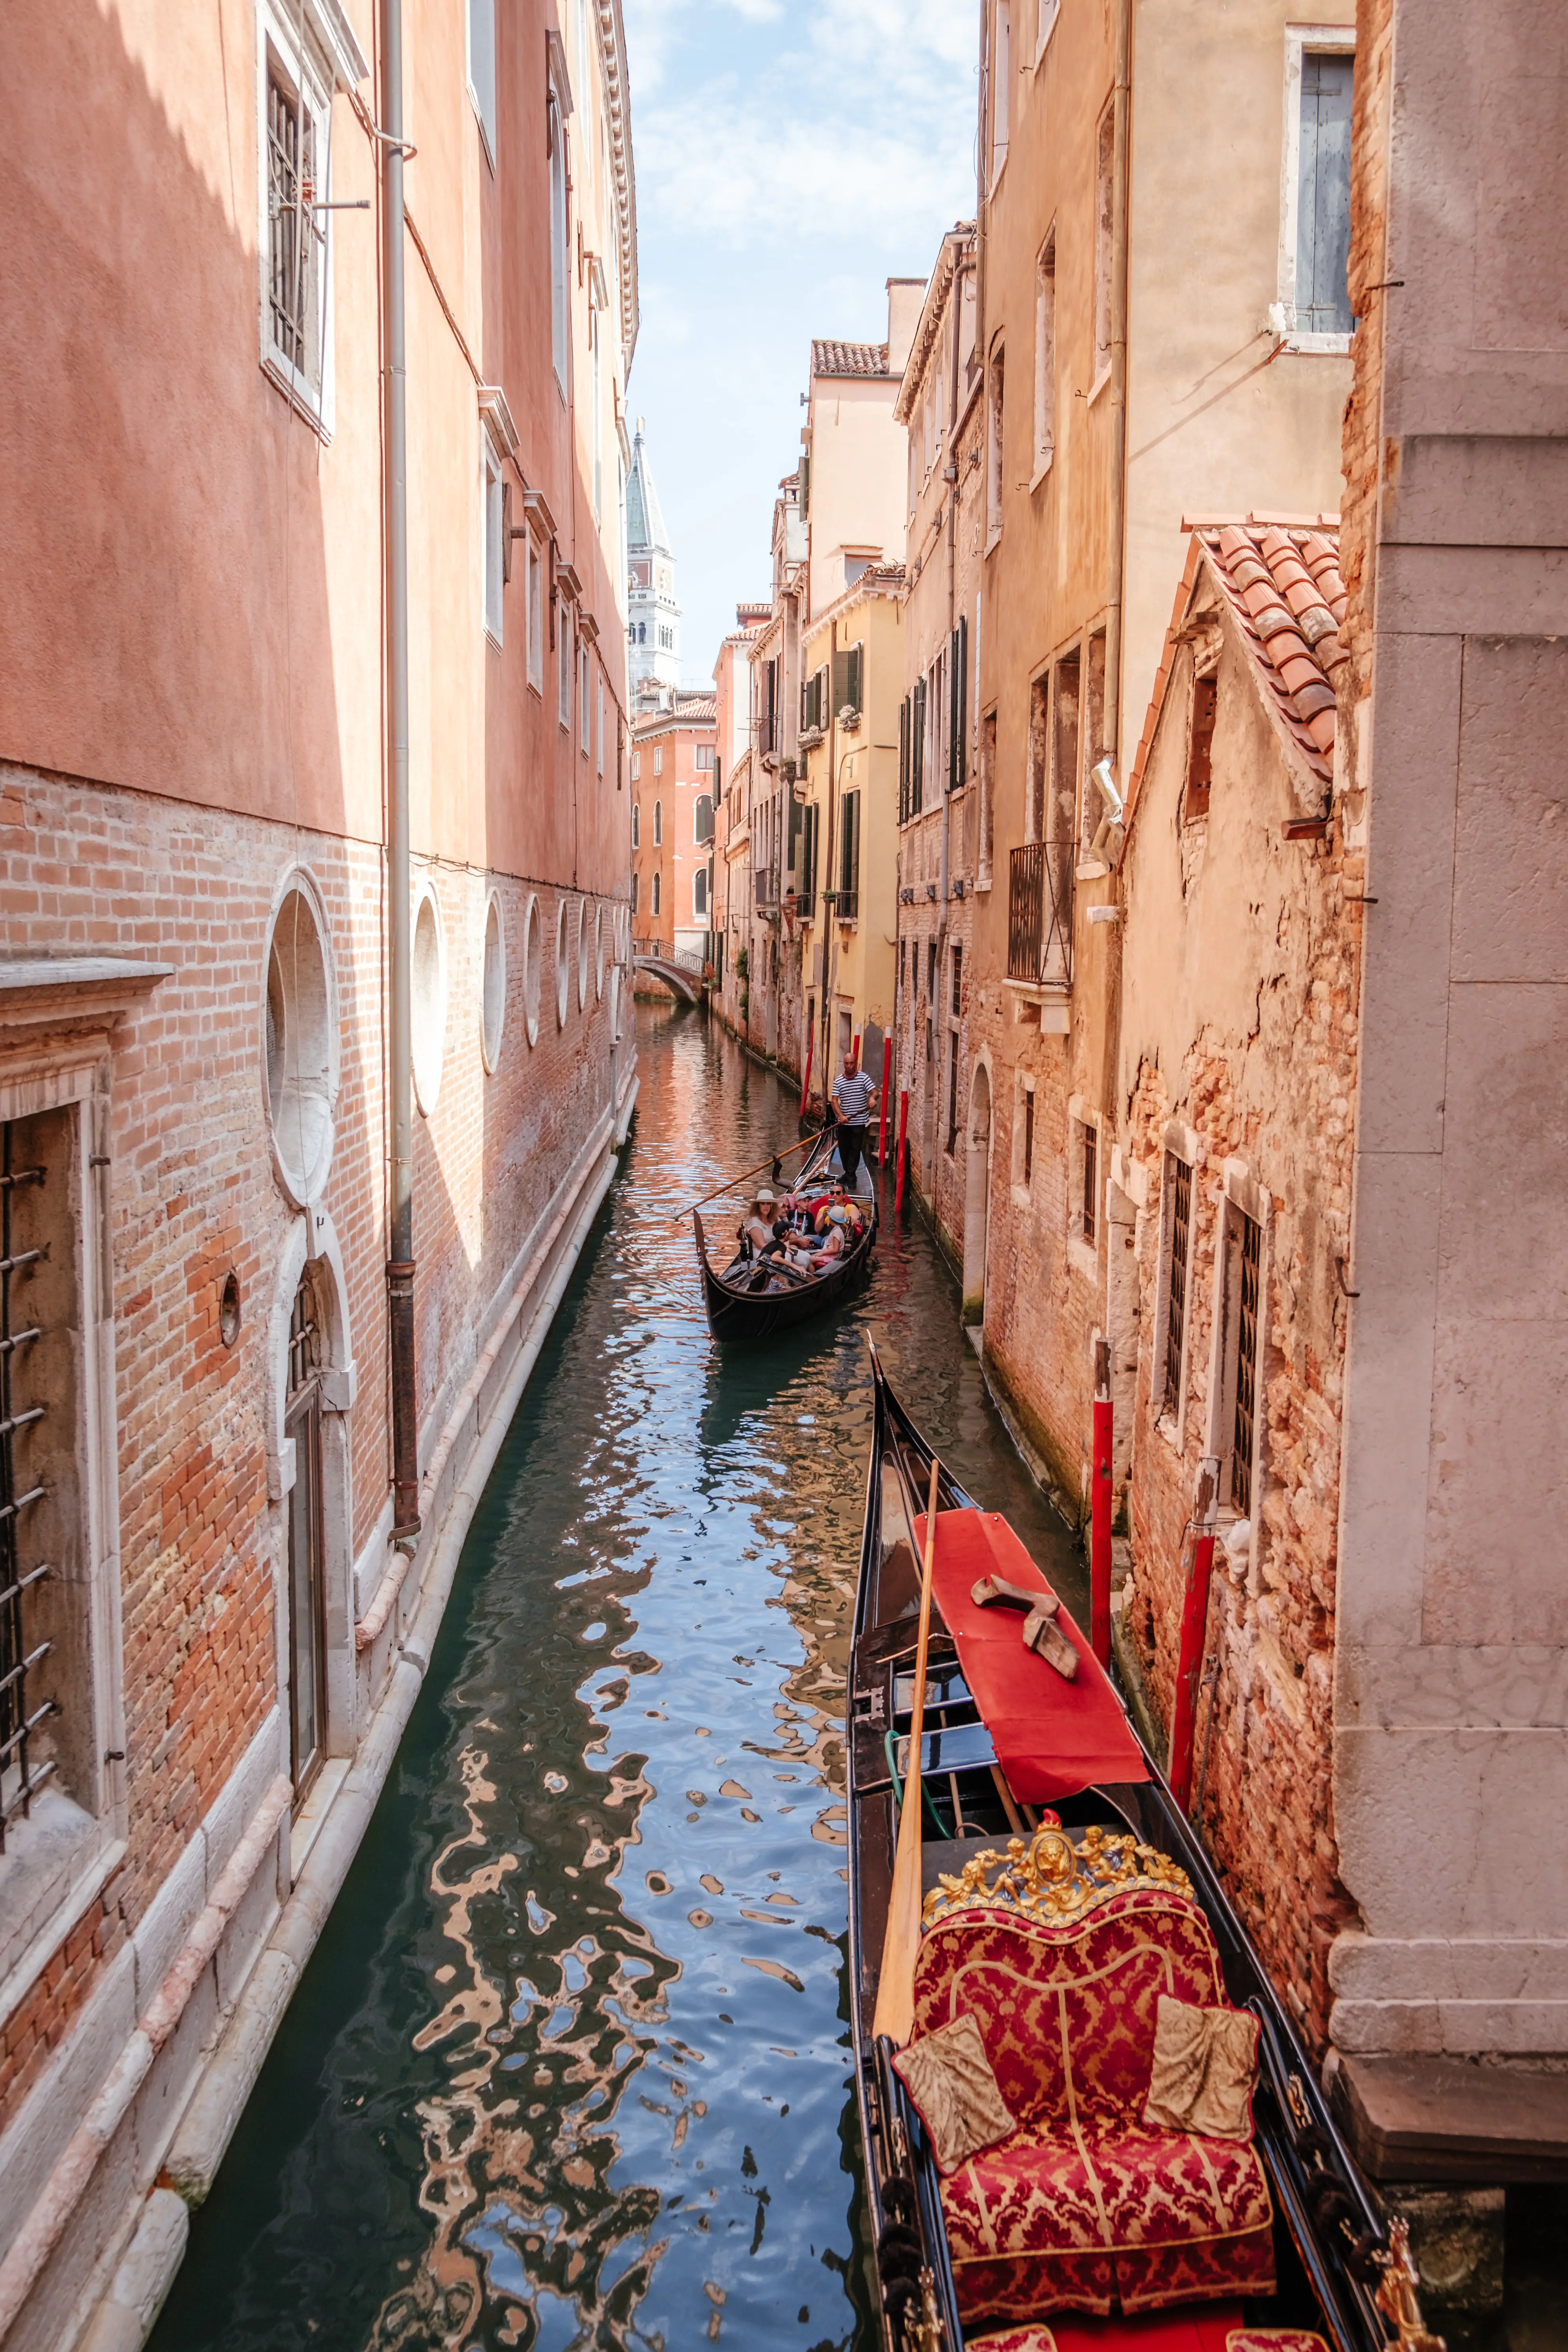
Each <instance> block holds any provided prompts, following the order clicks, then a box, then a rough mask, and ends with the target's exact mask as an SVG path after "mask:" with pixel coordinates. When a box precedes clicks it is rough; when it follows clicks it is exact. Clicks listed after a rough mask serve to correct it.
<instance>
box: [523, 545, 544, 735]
mask: <svg viewBox="0 0 1568 2352" xmlns="http://www.w3.org/2000/svg"><path fill="white" fill-rule="evenodd" d="M523 547H524V551H525V553H526V556H527V562H526V564H525V566H524V572H525V577H526V582H527V596H528V610H527V614H526V616H525V625H526V628H527V632H528V682H529V684H530V686H531V687H532V688H533V690H534V692H535V693H536V694H537V695H538V696H539V698H540V699H541V700H542V699H543V698H544V551H543V550H542V548H541V546H540V544H539V541H537V540H536V539H535V538H534V536H533V533H532V531H530V532H529V534H528V537H527V539H526V540H525V541H523Z"/></svg>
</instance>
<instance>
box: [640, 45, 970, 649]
mask: <svg viewBox="0 0 1568 2352" xmlns="http://www.w3.org/2000/svg"><path fill="white" fill-rule="evenodd" d="M625 5H626V35H627V45H628V48H629V52H630V66H631V118H632V139H633V150H634V156H635V162H636V170H637V217H638V236H639V246H640V282H641V289H642V328H641V334H640V337H639V341H638V346H637V366H636V370H635V372H634V381H633V384H632V388H631V406H632V411H633V413H634V415H637V414H646V415H647V421H648V433H649V448H650V455H651V457H652V460H653V464H654V467H655V472H656V475H657V478H658V485H659V492H660V498H661V500H662V503H663V506H664V509H665V513H666V516H667V518H668V522H669V526H670V533H671V537H672V539H673V540H674V541H675V552H676V559H677V565H678V579H677V593H678V594H679V598H680V602H681V604H682V605H683V606H684V608H685V628H684V646H683V653H684V663H685V668H686V671H687V674H688V676H689V677H693V678H701V677H706V676H707V675H708V673H709V670H710V667H711V664H712V657H713V648H714V647H715V646H716V645H717V642H718V639H719V637H720V636H721V635H722V634H723V632H724V631H725V630H726V629H728V628H730V627H731V626H732V625H733V614H734V601H735V598H736V597H737V596H745V595H747V594H750V593H757V592H758V590H759V589H761V588H765V585H766V582H767V578H768V574H769V551H768V550H769V530H770V525H771V518H772V512H773V498H774V496H775V492H776V486H777V483H778V480H779V478H780V477H781V476H782V475H784V474H787V473H789V472H791V471H792V470H793V468H794V467H795V464H796V462H797V460H798V457H799V447H800V445H799V428H800V424H801V410H800V407H799V403H798V395H799V393H800V391H801V389H802V388H803V387H804V385H805V371H806V364H807V353H808V347H809V342H810V339H811V337H812V336H814V335H843V336H849V337H864V338H866V339H867V340H868V341H874V340H877V339H878V338H879V337H880V336H881V335H883V334H885V333H886V332H887V298H886V295H885V292H884V290H883V286H884V280H885V279H886V278H889V276H893V275H897V276H900V277H909V276H919V275H920V274H921V273H922V272H923V271H925V270H926V269H928V268H930V267H931V263H932V261H933V260H934V258H935V256H936V250H937V246H938V242H939V240H940V238H941V236H942V231H943V230H944V229H945V228H946V227H948V226H950V225H951V223H952V221H954V220H955V219H963V218H965V217H967V216H968V215H970V214H971V213H972V212H973V208H974V112H975V99H976V87H977V85H976V77H975V52H976V43H977V26H976V23H975V12H974V11H973V7H972V6H971V5H968V0H783V4H782V5H781V0H625Z"/></svg>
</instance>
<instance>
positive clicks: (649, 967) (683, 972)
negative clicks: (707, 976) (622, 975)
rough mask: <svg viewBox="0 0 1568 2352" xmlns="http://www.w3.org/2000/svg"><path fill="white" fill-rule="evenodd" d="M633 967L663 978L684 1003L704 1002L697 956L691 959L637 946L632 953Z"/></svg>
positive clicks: (669, 988) (658, 978) (659, 978)
mask: <svg viewBox="0 0 1568 2352" xmlns="http://www.w3.org/2000/svg"><path fill="white" fill-rule="evenodd" d="M632 969H633V970H634V971H651V972H652V973H653V975H654V977H655V979H656V980H662V981H663V982H664V983H665V985H666V987H667V988H668V990H669V991H670V992H671V994H672V995H674V996H678V997H679V998H680V999H681V1001H682V1002H683V1003H687V1004H700V1003H701V1002H702V967H701V965H700V963H699V962H698V961H697V960H696V959H695V957H693V958H692V959H690V960H688V959H687V957H686V956H684V955H680V954H662V953H659V952H658V951H657V950H650V949H647V948H637V949H635V950H634V951H633V955H632Z"/></svg>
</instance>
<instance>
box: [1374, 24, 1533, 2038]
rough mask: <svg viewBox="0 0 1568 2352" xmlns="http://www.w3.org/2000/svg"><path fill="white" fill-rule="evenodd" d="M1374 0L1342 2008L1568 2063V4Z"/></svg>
mask: <svg viewBox="0 0 1568 2352" xmlns="http://www.w3.org/2000/svg"><path fill="white" fill-rule="evenodd" d="M1363 20H1364V26H1365V31H1366V34H1367V37H1368V43H1369V49H1370V50H1371V52H1372V53H1373V54H1374V55H1375V56H1376V58H1377V59H1378V65H1377V72H1376V76H1375V79H1369V80H1368V82H1367V84H1366V85H1365V87H1364V89H1363V104H1362V106H1361V108H1360V110H1359V111H1358V116H1357V122H1356V134H1355V135H1356V156H1355V183H1354V184H1355V198H1356V213H1355V221H1354V252H1353V276H1352V292H1353V294H1354V297H1355V299H1356V305H1357V308H1358V310H1362V311H1363V313H1364V315H1365V316H1366V317H1367V318H1368V320H1369V321H1370V324H1371V329H1372V331H1371V333H1370V334H1369V335H1368V337H1367V340H1366V343H1365V347H1364V352H1363V353H1362V354H1359V355H1358V357H1359V358H1360V362H1361V363H1360V365H1359V366H1358V371H1357V378H1356V387H1355V394H1354V399H1353V401H1352V408H1351V412H1350V415H1349V416H1348V418H1347V428H1346V451H1347V464H1348V466H1349V467H1350V469H1351V486H1350V496H1349V499H1348V501H1347V513H1348V517H1349V523H1350V532H1349V536H1350V541H1351V544H1352V548H1353V549H1354V550H1355V551H1356V554H1355V558H1354V561H1353V569H1352V578H1351V582H1350V584H1351V587H1352V611H1351V616H1350V632H1351V640H1352V646H1353V647H1354V650H1355V653H1356V659H1357V675H1356V678H1355V682H1354V685H1353V686H1352V688H1351V689H1350V691H1349V692H1348V694H1347V696H1346V698H1345V700H1346V704H1347V707H1346V708H1345V709H1343V712H1342V738H1343V739H1344V740H1345V743H1346V751H1347V758H1346V763H1345V772H1344V773H1343V775H1342V779H1341V782H1342V791H1343V794H1344V799H1343V809H1344V815H1345V820H1346V823H1347V824H1349V825H1351V826H1352V827H1353V828H1355V829H1356V831H1357V832H1358V834H1360V835H1361V836H1362V837H1363V838H1364V839H1365V842H1366V855H1367V873H1368V891H1369V894H1370V895H1371V896H1372V897H1373V898H1375V900H1376V902H1377V903H1376V906H1375V908H1369V912H1368V919H1367V927H1366V935H1365V947H1364V956H1363V976H1362V1012H1363V1038H1364V1044H1363V1085H1362V1098H1361V1107H1360V1112H1359V1128H1358V1145H1357V1159H1356V1168H1355V1235H1354V1250H1353V1276H1352V1280H1353V1286H1354V1288H1355V1289H1356V1290H1357V1291H1359V1293H1360V1297H1358V1299H1357V1300H1356V1301H1355V1302H1354V1305H1353V1307H1352V1324H1351V1334H1350V1349H1349V1359H1348V1366H1347V1392H1346V1393H1347V1405H1346V1428H1347V1439H1346V1451H1345V1475H1344V1491H1343V1504H1342V1526H1341V1539H1340V1553H1341V1570H1340V1590H1339V1599H1340V1607H1339V1618H1338V1648H1337V1654H1336V1660H1335V1689H1334V1703H1335V1746H1334V1774H1335V1787H1334V1807H1335V1814H1336V1820H1337V1823H1338V1830H1339V1836H1340V1841H1341V1846H1342V1869H1343V1873H1344V1877H1345V1883H1346V1885H1347V1886H1348V1887H1349V1888H1350V1890H1351V1892H1352V1895H1354V1897H1355V1899H1356V1901H1357V1903H1358V1905H1359V1906H1360V1909H1361V1914H1362V1918H1363V1926H1364V1932H1363V1933H1360V1934H1356V1935H1347V1936H1345V1937H1342V1939H1341V1941H1340V1943H1339V1944H1338V1945H1337V1947H1336V1948H1335V1951H1334V1954H1333V1960H1332V1977H1333V1984H1334V1990H1335V1992H1336V1995H1337V2001H1336V2006H1335V2009H1334V2013H1333V2032H1334V2037H1335V2040H1336V2041H1337V2042H1339V2043H1340V2044H1341V2045H1342V2047H1344V2048H1345V2049H1347V2050H1352V2051H1358V2050H1395V2051H1413V2052H1421V2051H1439V2050H1450V2051H1458V2052H1471V2051H1479V2052H1504V2053H1529V2052H1541V2051H1545V2052H1562V2051H1563V2050H1568V1892H1565V1890H1564V1886H1563V1877H1562V1874H1561V1872H1559V1871H1556V1870H1554V1869H1552V1868H1550V1867H1543V1866H1542V1856H1543V1855H1545V1854H1548V1853H1553V1852H1555V1850H1556V1845H1557V1843H1558V1839H1559V1828H1560V1823H1561V1820H1562V1817H1563V1808H1564V1805H1565V1803H1568V1709H1565V1706H1564V1701H1563V1664H1564V1659H1565V1657H1568V1622H1564V1616H1563V1608H1562V1589H1563V1579H1562V1574H1561V1551H1562V1546H1561V1540H1560V1538H1559V1535H1558V1532H1557V1530H1558V1528H1559V1527H1560V1524H1561V1518H1562V1504H1561V1496H1560V1486H1561V1468H1560V1465H1561V1464H1562V1463H1563V1459H1564V1458H1565V1455H1568V1411H1565V1407H1564V1402H1563V1400H1564V1395H1565V1393H1568V1260H1565V1259H1564V1255H1563V1242H1562V1237H1563V1233H1564V1231H1565V1230H1568V1217H1565V1215H1564V1211H1565V1208H1568V1201H1565V1197H1564V1177H1563V1170H1564V1167H1565V1165H1568V1158H1565V1153H1564V1146H1565V1144H1568V1130H1565V1129H1564V1124H1563V1108H1562V1107H1563V1090H1562V1087H1561V1086H1560V1085H1559V1084H1557V1083H1556V1082H1555V1078H1554V1076H1553V1074H1554V1073H1555V1072H1557V1071H1558V1070H1560V1068H1561V1067H1562V1064H1563V1052H1564V1048H1565V1046H1568V950H1565V941H1568V929H1565V927H1564V924H1563V903H1564V888H1565V886H1568V864H1565V856H1568V852H1565V849H1564V841H1565V839H1568V835H1565V831H1564V824H1563V814H1564V803H1563V762H1562V750H1561V747H1562V742H1563V733H1564V730H1565V728H1568V644H1565V641H1568V586H1565V583H1568V564H1565V558H1564V551H1565V549H1568V499H1565V497H1564V484H1565V482H1568V469H1565V467H1564V459H1563V449H1564V442H1565V440H1568V320H1565V314H1564V311H1563V299H1562V285H1563V274H1562V267H1561V251H1560V243H1561V238H1560V213H1561V194H1562V191H1561V175H1560V174H1561V167H1560V165H1559V164H1558V163H1555V162H1554V161H1551V162H1548V163H1546V165H1545V166H1544V168H1543V169H1542V171H1541V172H1540V173H1536V172H1533V171H1532V172H1530V173H1522V172H1521V169H1520V161H1519V159H1520V157H1521V153H1523V152H1530V153H1531V155H1534V154H1536V153H1540V154H1542V156H1544V157H1547V158H1555V157H1556V155H1557V154H1558V152H1559V150H1560V145H1561V142H1560V138H1559V137H1558V131H1559V130H1560V125H1559V124H1558V123H1557V121H1556V118H1555V115H1551V119H1550V123H1549V122H1548V115H1549V114H1550V110H1552V108H1554V107H1555V106H1556V105H1557V102H1558V101H1557V94H1558V93H1559V92H1560V90H1561V79H1560V77H1561V73H1562V71H1563V65H1564V60H1565V56H1568V52H1565V50H1564V42H1565V41H1568V28H1565V27H1564V25H1563V21H1562V18H1561V16H1560V15H1559V14H1557V13H1554V12H1552V11H1550V10H1547V11H1542V10H1541V9H1540V8H1538V7H1533V6H1530V5H1524V0H1502V5H1498V6H1496V7H1494V8H1492V9H1489V11H1488V12H1487V13H1486V15H1485V16H1484V17H1478V16H1474V15H1471V14H1468V13H1467V12H1466V11H1465V10H1463V9H1462V8H1459V7H1458V6H1453V5H1439V6H1437V7H1436V8H1416V7H1413V6H1410V5H1405V0H1394V5H1386V0H1377V5H1367V6H1366V7H1365V8H1364V9H1363ZM1543 110H1546V111H1545V112H1543ZM1554 174H1555V175H1556V176H1554ZM1439 197H1440V201H1439ZM1394 279H1397V280H1399V281H1401V282H1400V284H1399V285H1398V286H1397V287H1394V286H1391V285H1388V284H1387V283H1386V281H1389V280H1394Z"/></svg>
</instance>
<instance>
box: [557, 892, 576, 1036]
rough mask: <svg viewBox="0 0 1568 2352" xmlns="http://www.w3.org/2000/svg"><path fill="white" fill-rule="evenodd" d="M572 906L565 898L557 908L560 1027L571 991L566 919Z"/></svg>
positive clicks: (558, 1018) (564, 1019)
mask: <svg viewBox="0 0 1568 2352" xmlns="http://www.w3.org/2000/svg"><path fill="white" fill-rule="evenodd" d="M570 913H571V908H570V907H569V906H568V904H567V902H566V900H565V899H564V898H563V899H562V900H561V901H560V903H559V905H558V906H557V907H556V909H555V1019H556V1024H557V1026H558V1027H560V1028H562V1029H564V1028H565V1026H566V1003H567V999H568V996H569V994H570V992H571V983H572V957H571V950H570V945H569V941H568V937H567V930H566V919H567V917H568V915H569V914H570Z"/></svg>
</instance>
